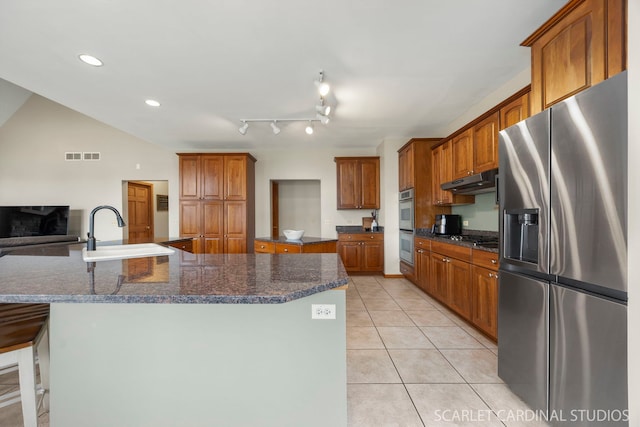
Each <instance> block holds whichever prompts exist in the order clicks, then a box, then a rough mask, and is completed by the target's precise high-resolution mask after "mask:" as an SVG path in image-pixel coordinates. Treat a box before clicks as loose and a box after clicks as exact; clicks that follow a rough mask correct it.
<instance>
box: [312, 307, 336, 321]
mask: <svg viewBox="0 0 640 427" xmlns="http://www.w3.org/2000/svg"><path fill="white" fill-rule="evenodd" d="M311 318H312V319H324V320H334V319H335V318H336V305H335V304H311Z"/></svg>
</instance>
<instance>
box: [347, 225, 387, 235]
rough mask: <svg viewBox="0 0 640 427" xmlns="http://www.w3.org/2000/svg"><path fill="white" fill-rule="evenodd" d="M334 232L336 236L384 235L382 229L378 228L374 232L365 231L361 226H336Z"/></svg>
mask: <svg viewBox="0 0 640 427" xmlns="http://www.w3.org/2000/svg"><path fill="white" fill-rule="evenodd" d="M336 232H337V233H338V234H343V233H374V234H384V227H382V226H378V229H377V230H376V231H371V230H368V231H367V230H365V229H364V228H362V226H361V225H336Z"/></svg>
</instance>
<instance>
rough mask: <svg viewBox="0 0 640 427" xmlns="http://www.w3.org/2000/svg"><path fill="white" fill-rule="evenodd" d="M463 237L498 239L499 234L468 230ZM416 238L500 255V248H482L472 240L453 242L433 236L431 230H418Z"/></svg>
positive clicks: (447, 238)
mask: <svg viewBox="0 0 640 427" xmlns="http://www.w3.org/2000/svg"><path fill="white" fill-rule="evenodd" d="M462 234H463V235H465V234H469V235H473V236H486V237H487V238H493V239H497V238H498V232H496V231H483V230H468V231H465V232H463V233H462ZM415 236H416V237H421V238H423V239H430V240H433V241H436V242H442V243H449V244H451V245H458V246H464V247H467V248H473V249H480V250H483V251H486V252H493V253H496V254H497V253H500V251H499V249H498V248H493V247H487V246H482V244H479V245H475V244H474V243H473V241H472V240H451V238H449V237H442V236H439V235H437V234H433V233H432V232H431V229H423V228H418V229H416V231H415Z"/></svg>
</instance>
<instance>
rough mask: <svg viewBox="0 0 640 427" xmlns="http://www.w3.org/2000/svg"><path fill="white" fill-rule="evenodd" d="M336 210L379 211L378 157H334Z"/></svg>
mask: <svg viewBox="0 0 640 427" xmlns="http://www.w3.org/2000/svg"><path fill="white" fill-rule="evenodd" d="M334 160H335V162H336V171H337V190H338V191H337V193H338V209H380V157H336V158H335V159H334Z"/></svg>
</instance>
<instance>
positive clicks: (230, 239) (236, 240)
mask: <svg viewBox="0 0 640 427" xmlns="http://www.w3.org/2000/svg"><path fill="white" fill-rule="evenodd" d="M224 252H225V253H227V254H245V253H247V239H246V238H245V237H236V236H233V235H227V236H226V237H225V238H224Z"/></svg>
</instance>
